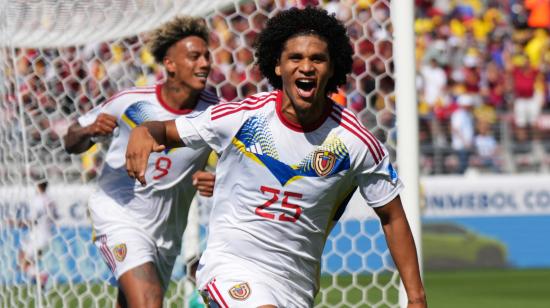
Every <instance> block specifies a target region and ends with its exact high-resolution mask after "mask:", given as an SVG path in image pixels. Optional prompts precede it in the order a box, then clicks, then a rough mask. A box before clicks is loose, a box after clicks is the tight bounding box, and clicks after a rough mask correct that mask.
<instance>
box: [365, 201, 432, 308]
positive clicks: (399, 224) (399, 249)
mask: <svg viewBox="0 0 550 308" xmlns="http://www.w3.org/2000/svg"><path fill="white" fill-rule="evenodd" d="M374 211H375V212H376V214H377V215H378V217H379V218H380V222H381V224H382V229H383V230H384V234H385V236H386V242H387V243H388V248H389V250H390V253H391V255H392V257H393V260H394V262H395V265H396V266H397V270H398V271H399V274H400V276H401V280H402V281H403V285H404V286H405V290H406V292H407V297H408V306H407V307H408V308H423V307H427V302H426V295H425V293H424V286H423V285H422V280H421V278H420V269H419V266H418V257H417V255H416V246H415V244H414V239H413V236H412V233H411V229H410V227H409V223H408V221H407V217H406V216H405V211H404V210H403V205H402V203H401V199H400V197H399V196H397V197H396V198H395V199H393V200H392V201H390V202H389V203H388V204H386V205H385V206H382V207H379V208H375V209H374Z"/></svg>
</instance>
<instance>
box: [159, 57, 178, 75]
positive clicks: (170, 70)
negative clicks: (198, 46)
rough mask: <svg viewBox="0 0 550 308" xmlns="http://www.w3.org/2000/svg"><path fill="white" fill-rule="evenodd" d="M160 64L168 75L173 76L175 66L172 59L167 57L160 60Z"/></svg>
mask: <svg viewBox="0 0 550 308" xmlns="http://www.w3.org/2000/svg"><path fill="white" fill-rule="evenodd" d="M162 64H163V65H164V68H166V72H167V73H168V74H173V73H174V72H175V71H176V65H175V63H174V61H172V59H170V58H169V57H168V56H165V57H164V59H162Z"/></svg>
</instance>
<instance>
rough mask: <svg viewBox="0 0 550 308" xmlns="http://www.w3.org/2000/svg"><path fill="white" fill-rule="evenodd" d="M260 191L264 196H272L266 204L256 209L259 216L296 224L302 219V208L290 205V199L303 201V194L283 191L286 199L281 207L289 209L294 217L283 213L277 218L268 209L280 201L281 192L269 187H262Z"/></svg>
mask: <svg viewBox="0 0 550 308" xmlns="http://www.w3.org/2000/svg"><path fill="white" fill-rule="evenodd" d="M260 191H261V192H262V193H264V194H266V193H268V194H272V196H271V199H269V200H267V201H266V202H265V203H264V204H262V205H260V206H258V207H257V208H256V214H257V215H259V216H262V217H265V218H267V219H275V220H280V221H288V222H296V221H297V220H298V218H300V215H301V214H302V208H301V207H300V206H299V205H297V204H293V203H290V202H289V200H288V199H289V198H291V197H292V198H297V199H301V198H302V194H299V193H295V192H290V191H283V192H282V193H283V196H284V197H283V202H281V207H283V208H285V209H289V210H290V211H291V212H293V215H292V216H289V215H287V214H285V213H281V214H279V215H278V216H275V214H272V213H270V211H268V210H266V209H267V208H268V207H270V206H271V205H273V204H274V203H275V202H277V201H279V194H280V193H281V191H280V190H278V189H276V188H271V187H267V186H262V187H260Z"/></svg>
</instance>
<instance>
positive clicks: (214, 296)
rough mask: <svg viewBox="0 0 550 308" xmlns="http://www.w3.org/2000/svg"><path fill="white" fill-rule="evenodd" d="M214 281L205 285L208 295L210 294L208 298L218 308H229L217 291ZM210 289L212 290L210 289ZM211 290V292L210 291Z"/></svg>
mask: <svg viewBox="0 0 550 308" xmlns="http://www.w3.org/2000/svg"><path fill="white" fill-rule="evenodd" d="M214 282H215V280H213V281H211V282H209V283H208V284H207V285H206V288H207V289H208V293H210V297H212V299H213V300H214V301H215V302H216V303H217V304H218V305H220V306H222V307H224V308H229V305H227V303H226V302H225V300H224V299H223V297H222V295H221V293H220V291H219V290H218V287H216V285H215V284H214ZM210 287H212V288H210ZM212 290H213V291H212Z"/></svg>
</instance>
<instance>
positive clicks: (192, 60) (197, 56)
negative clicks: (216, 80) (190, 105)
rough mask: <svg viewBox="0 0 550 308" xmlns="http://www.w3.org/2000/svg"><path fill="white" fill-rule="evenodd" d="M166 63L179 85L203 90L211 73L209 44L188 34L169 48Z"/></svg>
mask: <svg viewBox="0 0 550 308" xmlns="http://www.w3.org/2000/svg"><path fill="white" fill-rule="evenodd" d="M164 65H165V67H166V70H167V71H168V72H169V73H171V74H172V75H173V77H172V78H173V79H174V81H176V82H177V83H178V84H179V85H181V86H183V87H184V88H188V89H190V90H195V91H201V90H202V89H204V87H205V85H206V80H207V78H208V74H209V73H210V65H211V62H210V52H209V51H208V45H207V43H206V42H205V41H204V40H203V39H201V38H200V37H198V36H188V37H186V38H184V39H182V40H180V41H179V42H177V43H176V44H174V45H172V47H170V48H169V49H168V52H167V53H166V57H165V60H164Z"/></svg>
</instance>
